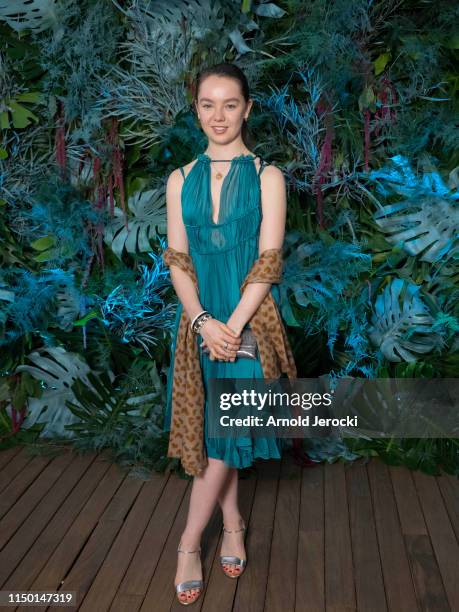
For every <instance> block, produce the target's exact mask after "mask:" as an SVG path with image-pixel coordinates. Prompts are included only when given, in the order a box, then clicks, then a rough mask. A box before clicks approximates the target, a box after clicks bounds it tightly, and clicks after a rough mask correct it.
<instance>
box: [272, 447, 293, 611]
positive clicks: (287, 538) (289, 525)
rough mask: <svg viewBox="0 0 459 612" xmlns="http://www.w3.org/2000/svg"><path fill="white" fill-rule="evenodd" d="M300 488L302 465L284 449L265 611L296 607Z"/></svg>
mask: <svg viewBox="0 0 459 612" xmlns="http://www.w3.org/2000/svg"><path fill="white" fill-rule="evenodd" d="M300 490H301V468H300V467H299V466H297V465H295V464H294V462H293V460H292V458H291V455H290V454H287V453H284V455H283V457H282V463H281V472H280V480H279V490H278V494H277V504H276V511H275V515H274V528H273V539H272V544H271V552H270V564H269V574H268V583H267V585H266V600H265V610H266V612H271V611H273V612H274V611H275V612H277V611H278V610H282V611H283V612H293V611H294V609H295V582H296V559H297V553H298V527H299V508H300Z"/></svg>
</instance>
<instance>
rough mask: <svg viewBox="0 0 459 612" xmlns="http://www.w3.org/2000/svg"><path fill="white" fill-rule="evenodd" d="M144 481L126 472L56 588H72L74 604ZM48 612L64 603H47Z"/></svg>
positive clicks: (109, 545)
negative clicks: (75, 595)
mask: <svg viewBox="0 0 459 612" xmlns="http://www.w3.org/2000/svg"><path fill="white" fill-rule="evenodd" d="M143 485H144V481H142V480H140V479H139V478H135V477H133V476H131V475H130V474H128V475H127V476H126V478H125V479H124V481H123V483H122V484H121V486H120V488H119V489H118V491H117V492H116V494H115V496H114V497H113V499H112V500H111V501H110V504H109V505H108V507H107V509H106V510H105V512H104V513H103V515H102V516H101V518H100V520H99V522H98V523H97V526H96V528H95V529H94V531H93V532H92V534H91V537H90V538H89V540H88V542H87V543H86V545H85V546H84V548H83V550H82V551H81V553H80V555H79V556H78V558H77V560H76V561H75V563H74V565H73V566H72V568H71V570H70V572H69V573H68V574H67V576H66V577H65V579H64V580H63V581H62V583H61V586H60V588H59V590H61V591H62V590H64V591H76V594H77V597H76V601H77V605H78V606H79V605H80V604H81V602H82V601H83V599H84V597H85V596H86V593H87V592H88V590H89V589H90V587H91V585H92V583H93V581H94V578H95V576H96V575H97V572H98V571H99V569H100V567H101V566H102V564H103V563H104V561H105V558H106V557H107V556H108V555H109V554H110V548H111V547H112V546H113V544H114V541H115V539H116V537H117V536H118V534H119V532H120V529H121V528H122V527H123V525H124V524H125V518H126V515H127V514H128V513H129V511H130V510H131V506H132V504H133V503H134V501H135V499H136V498H137V496H138V494H139V491H140V490H141V489H142V487H143ZM48 609H49V610H51V611H52V612H54V611H56V612H57V611H58V610H63V611H64V612H65V611H66V607H64V606H60V607H59V606H50V607H49V608H48Z"/></svg>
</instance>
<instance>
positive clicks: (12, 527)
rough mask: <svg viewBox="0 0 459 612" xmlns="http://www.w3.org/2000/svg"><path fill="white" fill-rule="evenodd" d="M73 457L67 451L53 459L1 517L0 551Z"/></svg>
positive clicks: (57, 479)
mask: <svg viewBox="0 0 459 612" xmlns="http://www.w3.org/2000/svg"><path fill="white" fill-rule="evenodd" d="M74 457H75V454H74V453H72V451H68V450H65V451H64V452H63V453H62V454H61V455H59V456H57V457H55V458H54V459H53V460H52V461H51V462H50V463H49V464H48V465H47V466H46V467H45V469H44V470H43V471H42V472H41V473H40V474H39V475H38V477H37V479H36V480H35V481H34V482H32V483H31V484H30V486H29V487H28V488H27V490H26V491H24V493H23V494H22V495H21V497H20V498H19V499H18V501H17V502H16V503H15V504H14V505H13V506H11V508H10V509H9V510H8V512H7V513H6V514H5V515H4V516H3V518H2V519H1V520H0V550H1V549H2V548H4V546H5V545H6V543H7V542H8V540H9V539H10V538H11V537H12V536H13V535H14V533H15V532H16V530H17V529H19V527H20V526H21V525H22V523H23V522H24V521H25V520H26V519H27V517H28V516H29V515H30V514H31V513H33V512H34V509H35V507H36V506H37V505H38V504H39V503H40V501H41V499H42V498H43V497H44V496H45V495H46V494H47V493H48V491H49V490H50V489H52V487H53V486H55V485H56V483H58V482H59V478H60V477H61V476H62V473H63V472H64V471H65V470H66V468H67V467H68V466H69V464H70V463H71V462H72V460H73V459H74ZM1 505H2V504H1V502H0V506H1Z"/></svg>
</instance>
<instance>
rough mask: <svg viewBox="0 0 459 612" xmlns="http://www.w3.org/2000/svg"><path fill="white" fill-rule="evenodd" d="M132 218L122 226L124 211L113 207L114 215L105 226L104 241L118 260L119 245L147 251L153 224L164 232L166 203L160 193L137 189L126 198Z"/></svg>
mask: <svg viewBox="0 0 459 612" xmlns="http://www.w3.org/2000/svg"><path fill="white" fill-rule="evenodd" d="M128 207H129V210H130V211H131V212H132V214H133V217H131V218H129V219H128V228H127V229H126V226H125V219H124V213H123V211H122V210H121V209H120V208H117V207H115V217H114V218H113V219H112V220H111V221H110V222H109V223H108V224H107V226H106V228H105V236H104V240H105V242H106V243H107V244H108V245H110V246H111V249H112V251H113V252H114V253H115V255H116V256H117V257H118V258H119V259H121V255H122V252H123V248H125V249H126V251H127V252H128V253H137V252H148V251H151V245H150V238H152V237H153V236H154V235H155V234H156V229H155V228H156V227H157V228H158V229H159V231H160V232H161V233H163V234H164V233H166V203H165V199H164V192H163V191H160V190H158V189H151V190H149V191H143V192H141V191H137V192H136V193H134V194H133V195H132V196H131V197H130V198H129V200H128Z"/></svg>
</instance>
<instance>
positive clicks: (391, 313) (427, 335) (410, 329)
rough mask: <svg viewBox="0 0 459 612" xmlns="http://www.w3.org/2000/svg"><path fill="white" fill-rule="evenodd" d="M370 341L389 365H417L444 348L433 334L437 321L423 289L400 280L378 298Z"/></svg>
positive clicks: (390, 285) (388, 287)
mask: <svg viewBox="0 0 459 612" xmlns="http://www.w3.org/2000/svg"><path fill="white" fill-rule="evenodd" d="M371 322H372V327H370V329H369V338H370V340H371V341H372V342H373V344H375V345H377V346H379V348H380V349H381V351H382V353H383V354H384V356H385V357H386V359H388V360H389V361H402V360H403V361H408V362H412V361H416V360H417V355H419V354H425V353H430V352H431V351H433V350H434V349H435V348H441V347H442V346H443V340H442V338H441V336H440V335H439V334H437V333H435V332H433V331H432V324H433V322H434V319H433V317H432V315H431V314H430V312H429V310H428V308H427V306H426V305H425V304H424V303H423V302H422V300H421V298H420V297H419V287H418V286H417V285H414V284H413V283H410V282H407V281H404V280H402V279H399V278H396V279H394V280H393V281H392V282H391V283H390V284H389V285H387V286H386V287H385V289H384V292H383V293H382V294H380V295H378V297H377V299H376V304H375V310H374V313H373V316H372V321H371Z"/></svg>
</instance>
